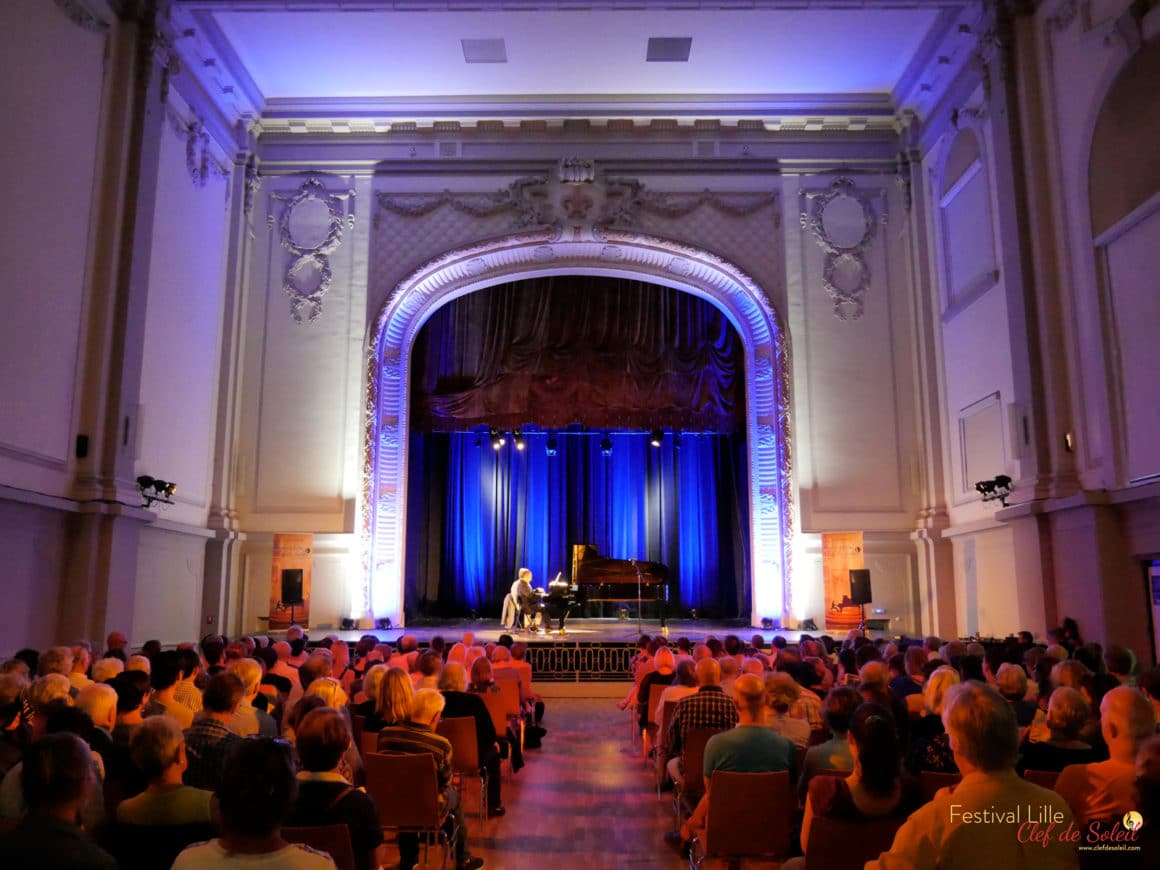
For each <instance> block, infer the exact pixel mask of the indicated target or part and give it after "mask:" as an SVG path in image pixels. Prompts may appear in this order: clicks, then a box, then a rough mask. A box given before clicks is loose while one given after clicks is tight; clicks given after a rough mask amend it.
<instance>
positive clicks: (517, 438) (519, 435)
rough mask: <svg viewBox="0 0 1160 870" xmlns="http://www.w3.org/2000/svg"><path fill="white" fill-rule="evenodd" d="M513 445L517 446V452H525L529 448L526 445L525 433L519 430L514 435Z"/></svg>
mask: <svg viewBox="0 0 1160 870" xmlns="http://www.w3.org/2000/svg"><path fill="white" fill-rule="evenodd" d="M512 443H513V444H515V445H516V450H523V449H524V448H525V447H527V444H526V443H524V433H523V432H521V431H520V430H519V429H517V430H516V431H515V432H513V433H512Z"/></svg>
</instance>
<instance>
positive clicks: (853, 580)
mask: <svg viewBox="0 0 1160 870" xmlns="http://www.w3.org/2000/svg"><path fill="white" fill-rule="evenodd" d="M873 600H874V593H873V592H871V591H870V569H868V568H851V569H850V601H851V602H853V603H854V604H869V603H870V602H871V601H873Z"/></svg>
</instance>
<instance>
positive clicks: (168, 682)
mask: <svg viewBox="0 0 1160 870" xmlns="http://www.w3.org/2000/svg"><path fill="white" fill-rule="evenodd" d="M180 679H181V657H180V655H179V654H178V652H177V650H165V651H164V652H159V653H158V654H157V655H156V656H154V657H153V668H152V670H151V671H150V672H149V684H150V685H151V686H152V687H153V696H152V697H151V698H150V699H149V702H148V703H147V704H146V705H145V710H144V711H143V715H144V716H145V717H149V716H159V715H162V714H164V715H166V716H172V717H173V718H174V719H176V720H177V721H178V724H180V725H181V727H182V728H183V729H184V728H188V727H189V726H190V725H192V724H193V710H192V709H191V708H190V707H189V705H187V704H183V703H181V702H180V701H178V700H177V683H178V681H179V680H180ZM198 697H199V698H200V695H199V696H198Z"/></svg>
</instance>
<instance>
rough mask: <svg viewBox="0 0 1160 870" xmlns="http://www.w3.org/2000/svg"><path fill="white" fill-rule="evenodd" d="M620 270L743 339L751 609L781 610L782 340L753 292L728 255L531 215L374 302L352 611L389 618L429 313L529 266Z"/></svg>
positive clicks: (774, 319) (786, 413)
mask: <svg viewBox="0 0 1160 870" xmlns="http://www.w3.org/2000/svg"><path fill="white" fill-rule="evenodd" d="M611 264H615V267H616V269H617V270H618V271H621V272H623V274H625V275H632V276H634V277H637V278H640V279H643V280H653V281H655V282H657V283H661V284H665V285H667V286H673V287H679V288H680V289H683V290H685V291H687V292H690V293H693V294H695V295H698V296H701V297H702V298H705V299H708V300H710V301H712V302H713V303H714V304H716V305H717V306H718V307H719V308H721V309H722V310H723V311H724V312H725V313H726V314H727V315H728V316H729V318H730V320H731V321H732V322H733V324H734V325H735V327H736V328H737V329H738V332H739V334H740V335H741V338H742V342H743V345H744V347H745V349H746V366H745V371H746V378H747V385H746V401H747V403H748V408H747V420H748V424H747V435H748V441H747V443H748V449H749V455H750V468H751V482H750V505H751V510H750V522H751V530H750V538H751V542H752V551H753V559H752V569H751V570H752V575H751V577H750V583H751V588H752V591H753V599H752V600H753V613H752V614H751V615H753V616H755V617H763V616H779V615H786V614H789V613H790V612H792V600H791V584H790V582H789V579H790V568H791V562H790V559H791V554H792V539H793V492H792V473H791V464H790V463H791V461H792V446H791V443H790V438H791V418H790V409H791V407H792V405H791V401H790V393H789V388H790V374H789V361H790V348H789V341H788V334H787V332H786V330H785V328H784V325H783V324H782V322H781V320H780V318H779V317H778V316H777V314H776V312H775V311H774V310H773V308H772V306H771V305H770V303H769V300H768V299H767V298H766V296H765V293H764V292H763V291H762V290H761V288H759V287H758V286H756V284H755V283H754V282H753V280H752V279H751V278H750V277H749V276H748V275H746V274H745V273H743V272H742V271H741V270H739V269H738V268H737V267H736V266H734V265H733V264H731V263H729V262H727V261H725V260H724V259H722V258H720V257H717V256H715V255H713V254H711V253H708V252H706V251H704V250H701V249H698V248H695V247H692V246H690V245H686V244H682V243H678V242H674V241H672V240H669V239H663V238H659V237H656V236H651V235H646V234H643V233H639V232H636V231H633V230H630V229H627V228H622V227H609V228H607V230H606V231H605V233H604V235H603V238H600V239H596V238H589V239H573V238H567V239H561V238H559V237H558V236H557V234H556V232H555V230H554V228H552V227H549V226H541V227H538V228H536V229H534V230H529V231H526V232H523V233H520V234H515V235H512V236H509V237H506V238H501V239H494V240H490V241H487V242H481V243H478V244H475V245H472V246H469V247H466V248H461V249H459V250H456V251H452V252H449V253H447V254H444V255H442V256H440V257H438V258H436V259H434V260H432V261H430V262H429V263H427V264H425V265H424V266H422V267H420V268H419V269H417V270H416V271H415V272H413V273H412V274H411V275H410V276H408V277H407V278H406V279H404V280H403V281H401V282H400V283H399V284H398V285H397V286H396V287H395V288H394V290H393V291H392V293H391V294H390V296H389V297H388V298H387V301H386V303H385V304H384V305H383V307H382V309H381V310H380V311H379V314H378V317H377V318H376V319H375V321H374V323H373V325H372V327H371V330H370V333H369V336H368V339H369V341H368V347H367V386H366V394H365V409H364V410H365V419H364V433H365V443H364V448H365V450H364V473H363V488H362V499H361V503H360V510H359V516H360V521H361V535H360V542H361V548H362V558H363V572H362V577H363V581H364V585H363V587H362V601H361V602H360V603H356V609H358V608H359V607H360V606H361V608H362V610H363V611H364V612H373V613H374V614H375V615H376V616H381V615H389V616H390V617H391V618H392V619H396V618H401V616H402V613H403V602H402V597H403V587H402V578H403V566H404V564H405V553H404V546H405V540H404V535H403V528H402V520H401V517H402V516H403V515H404V510H403V508H404V501H403V500H404V498H405V493H406V490H407V479H406V473H407V455H406V453H407V443H408V439H407V434H408V433H407V425H408V424H407V421H408V419H409V404H408V403H409V396H408V390H407V386H408V378H409V374H408V372H407V364H408V360H409V359H410V350H411V347H412V345H413V343H414V341H415V338H416V336H417V334H418V331H419V329H420V327H421V325H422V324H423V323H424V322H425V321H426V319H427V317H428V316H429V315H430V313H431V312H432V311H433V310H435V309H436V308H439V307H440V306H441V305H443V304H445V303H446V302H448V301H450V300H451V299H453V298H455V297H457V296H460V295H463V294H465V293H468V292H471V291H472V290H474V289H476V288H479V287H484V286H488V285H490V284H494V283H497V282H499V281H502V280H515V279H518V278H519V277H520V276H521V275H523V274H527V273H529V272H536V273H540V274H543V272H544V270H545V267H548V268H550V269H551V271H553V272H554V273H557V274H580V273H584V272H585V271H593V272H599V273H601V274H607V273H608V270H609V267H610V265H611Z"/></svg>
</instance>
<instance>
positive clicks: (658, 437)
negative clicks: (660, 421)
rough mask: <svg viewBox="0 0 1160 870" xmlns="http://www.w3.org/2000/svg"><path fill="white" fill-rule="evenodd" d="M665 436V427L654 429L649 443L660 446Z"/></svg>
mask: <svg viewBox="0 0 1160 870" xmlns="http://www.w3.org/2000/svg"><path fill="white" fill-rule="evenodd" d="M664 438H665V433H664V430H663V429H653V430H652V436H651V437H650V438H649V441H648V443H649V444H651V445H652V446H653V447H660V446H661V442H662V441H663V440H664Z"/></svg>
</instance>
